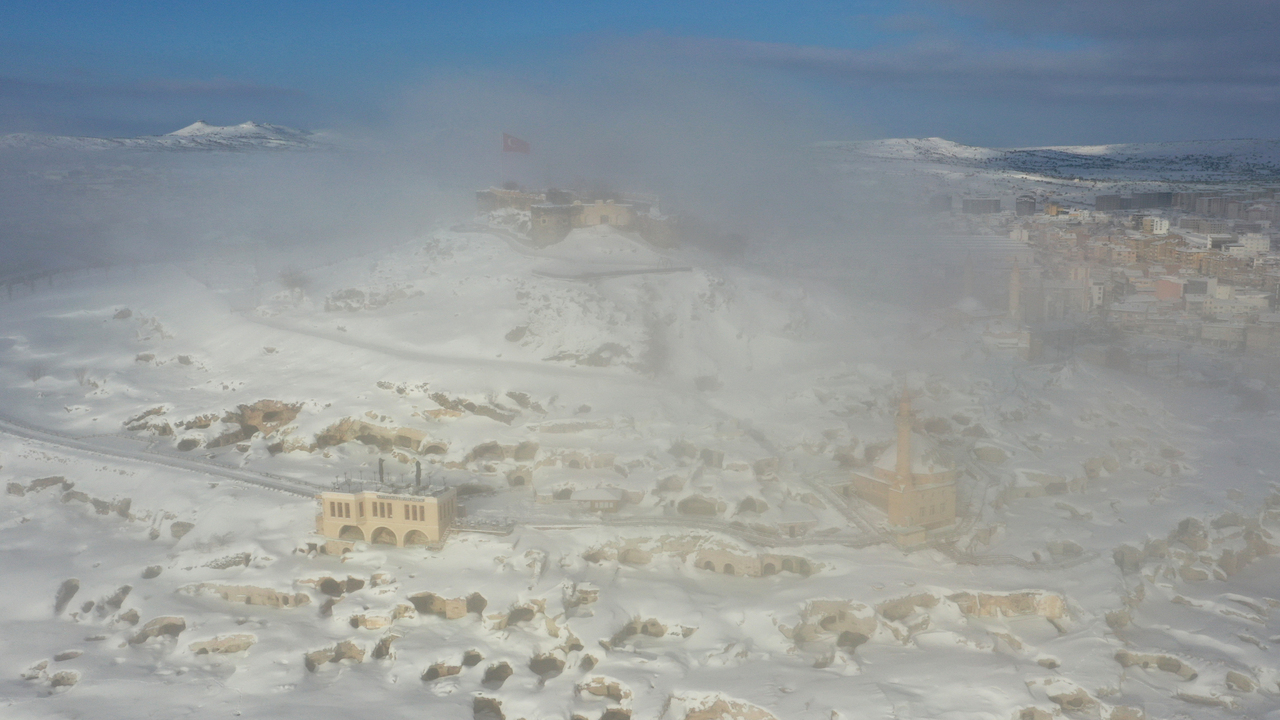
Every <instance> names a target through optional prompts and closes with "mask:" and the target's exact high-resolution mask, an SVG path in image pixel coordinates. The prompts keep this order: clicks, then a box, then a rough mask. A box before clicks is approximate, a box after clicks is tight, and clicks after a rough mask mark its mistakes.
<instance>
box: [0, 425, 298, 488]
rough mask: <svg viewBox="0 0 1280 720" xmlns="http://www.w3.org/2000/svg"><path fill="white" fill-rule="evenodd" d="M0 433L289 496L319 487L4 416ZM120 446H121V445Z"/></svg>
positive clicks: (106, 437) (112, 438) (107, 437)
mask: <svg viewBox="0 0 1280 720" xmlns="http://www.w3.org/2000/svg"><path fill="white" fill-rule="evenodd" d="M0 433H4V434H5V435H11V436H13V437H19V438H22V439H24V440H33V441H36V442H40V443H45V444H47V445H55V446H57V447H60V448H66V449H70V450H78V451H80V452H87V453H92V454H94V455H101V456H105V457H110V458H114V459H118V460H130V461H134V462H143V463H148V464H151V465H160V466H162V467H167V468H170V469H173V470H182V471H185V472H193V473H199V474H201V475H208V476H211V477H216V478H221V479H224V480H231V481H234V482H239V483H244V484H247V485H254V486H257V487H261V488H266V489H268V490H276V491H279V492H283V493H289V494H290V495H298V496H300V497H306V498H311V497H315V495H316V493H317V492H319V491H320V490H321V488H319V487H315V486H312V485H308V484H307V483H304V482H301V481H299V480H291V479H289V478H285V477H280V476H278V475H270V474H267V473H260V472H254V471H252V470H244V469H241V468H231V467H227V466H225V465H218V464H216V463H212V462H208V461H205V460H199V459H196V458H184V457H176V456H173V455H167V454H162V453H159V452H156V451H155V450H151V449H149V448H146V447H137V448H130V447H128V446H127V445H126V443H129V442H130V441H129V440H125V439H122V438H119V437H118V436H113V435H99V436H91V437H84V438H77V437H72V436H70V435H64V434H62V433H59V432H55V431H53V430H46V429H43V428H38V427H35V426H34V425H30V424H28V423H24V422H22V421H20V420H17V419H15V418H11V417H7V416H0ZM121 445H125V446H123V447H121Z"/></svg>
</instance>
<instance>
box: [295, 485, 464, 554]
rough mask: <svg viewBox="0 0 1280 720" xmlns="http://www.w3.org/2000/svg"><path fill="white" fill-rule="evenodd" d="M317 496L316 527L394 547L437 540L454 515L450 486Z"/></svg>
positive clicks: (332, 535) (455, 503)
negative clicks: (415, 492) (414, 492)
mask: <svg viewBox="0 0 1280 720" xmlns="http://www.w3.org/2000/svg"><path fill="white" fill-rule="evenodd" d="M319 498H320V514H319V515H317V516H316V530H317V531H318V532H319V533H320V534H321V535H324V536H325V537H330V538H334V539H336V540H351V541H363V542H371V543H377V544H383V545H396V546H398V547H405V546H408V545H426V544H428V543H438V542H440V541H441V540H443V539H444V537H445V535H447V534H448V532H449V529H450V528H451V527H453V524H454V521H455V520H456V519H457V517H458V501H457V493H456V491H455V490H454V489H453V488H445V489H443V490H435V491H431V492H428V493H425V494H422V495H399V494H390V493H380V492H372V491H359V492H324V493H320V496H319Z"/></svg>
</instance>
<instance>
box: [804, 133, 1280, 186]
mask: <svg viewBox="0 0 1280 720" xmlns="http://www.w3.org/2000/svg"><path fill="white" fill-rule="evenodd" d="M816 151H817V153H818V154H819V156H821V157H824V158H826V159H828V160H830V161H833V162H837V163H849V164H859V165H860V164H875V165H882V166H883V165H886V164H887V165H894V164H919V165H938V166H945V167H949V168H955V169H972V170H986V171H1003V172H1008V173H1019V174H1020V173H1028V174H1034V175H1040V176H1045V177H1050V178H1063V179H1071V178H1081V179H1088V180H1102V181H1116V180H1157V181H1164V182H1226V181H1237V182H1248V181H1268V180H1275V179H1277V178H1280V140H1274V139H1272V140H1267V139H1240V140H1190V141H1180V142H1158V143H1127V144H1117V145H1075V146H1070V145H1064V146H1053V147H1031V148H984V147H974V146H971V145H962V144H960V143H957V142H952V141H950V140H945V139H943V138H895V139H885V140H870V141H863V142H827V143H820V144H819V145H818V146H817V148H816Z"/></svg>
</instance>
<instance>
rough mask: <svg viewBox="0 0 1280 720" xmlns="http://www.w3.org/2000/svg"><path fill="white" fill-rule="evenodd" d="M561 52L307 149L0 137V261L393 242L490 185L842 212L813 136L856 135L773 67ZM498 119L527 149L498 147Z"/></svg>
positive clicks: (417, 93)
mask: <svg viewBox="0 0 1280 720" xmlns="http://www.w3.org/2000/svg"><path fill="white" fill-rule="evenodd" d="M577 62H579V63H581V66H573V67H563V66H551V67H546V68H541V69H537V68H535V69H531V70H528V71H525V72H522V73H512V72H510V71H501V72H500V71H496V70H494V71H479V70H477V71H462V70H458V71H446V72H438V73H432V75H431V76H430V77H429V78H427V79H425V80H423V81H422V82H420V83H418V84H416V85H415V86H413V87H412V88H411V89H409V90H407V91H405V92H404V93H403V94H402V96H401V97H400V99H399V100H397V101H396V102H395V103H393V106H392V109H391V110H390V111H389V112H388V113H387V114H386V116H385V117H384V119H382V120H381V121H380V122H378V123H377V124H376V125H348V126H343V127H334V128H318V130H320V131H321V132H320V134H319V135H318V136H317V138H318V146H319V147H318V149H317V150H315V151H311V152H275V153H272V152H258V153H231V152H149V151H137V150H100V151H61V150H52V149H39V150H30V151H27V150H22V149H20V148H9V149H6V150H4V151H2V152H0V182H3V184H4V185H3V196H2V198H0V203H3V207H2V208H0V213H2V217H3V220H2V221H0V222H3V224H4V225H3V228H2V229H0V232H3V233H4V236H5V238H6V241H5V242H4V244H3V253H4V260H5V262H6V263H9V264H10V265H11V266H12V267H24V268H31V269H43V268H46V267H48V268H56V267H65V266H68V265H76V264H85V263H96V262H137V261H149V260H160V259H173V258H183V257H196V256H199V255H201V254H203V253H210V252H213V253H217V252H222V251H225V250H228V249H238V250H245V249H248V248H252V249H254V250H255V251H259V252H264V253H265V252H269V251H273V250H281V249H285V248H295V249H296V248H329V247H331V246H335V245H337V246H343V245H345V246H347V247H354V246H359V245H365V244H367V243H369V242H373V243H381V242H393V241H395V240H396V239H397V238H404V237H411V236H413V235H414V234H415V233H417V234H420V233H422V232H424V231H425V230H426V229H429V228H433V227H439V226H441V225H442V224H445V223H450V222H455V221H457V220H460V219H463V218H468V217H469V214H468V211H467V206H468V204H469V203H470V197H471V193H472V192H473V191H474V190H476V189H481V188H484V187H487V186H490V185H498V184H501V183H503V182H516V183H519V184H521V185H522V186H527V187H530V188H546V187H562V188H571V189H580V190H602V189H609V190H613V191H633V192H636V191H639V192H647V193H656V194H658V195H660V196H661V197H662V198H663V201H664V211H668V212H674V213H680V214H688V215H691V216H697V217H699V218H703V219H705V221H706V222H707V223H710V224H711V225H713V226H714V227H715V228H717V231H718V232H719V233H721V234H727V233H734V234H738V235H742V236H745V237H748V238H751V239H752V241H753V242H755V243H757V244H759V243H764V242H766V241H769V240H772V239H778V240H782V241H785V242H797V241H801V240H803V239H804V238H805V237H806V236H808V235H812V234H813V231H814V230H815V229H823V228H825V227H826V226H829V225H830V222H831V219H832V218H833V217H837V216H846V215H848V213H849V205H850V204H851V202H852V201H854V200H855V199H854V198H849V197H839V196H838V194H837V193H838V189H837V188H835V187H833V186H832V183H831V182H830V178H829V177H827V176H823V175H821V174H820V171H819V168H818V167H816V164H815V162H814V161H813V158H812V156H811V154H810V148H811V146H812V144H813V143H814V142H816V141H818V140H823V139H831V138H838V139H858V138H860V137H862V134H861V131H859V130H858V128H856V127H853V126H852V125H851V124H850V123H849V122H847V121H845V120H843V119H842V118H840V117H839V116H838V114H837V113H835V112H833V111H832V110H831V108H829V107H827V106H826V104H825V103H824V102H823V101H822V100H821V98H820V97H819V96H818V95H816V94H815V93H812V92H807V91H805V90H802V89H800V88H798V87H796V86H795V85H794V84H792V83H788V82H786V79H785V78H784V77H783V76H781V75H776V76H772V77H771V76H769V74H768V73H764V74H758V73H757V74H751V75H748V74H744V73H743V72H742V71H741V70H736V69H732V68H729V67H724V68H716V67H714V66H707V67H701V68H699V69H698V70H697V71H693V72H690V71H689V70H688V69H687V68H685V67H681V66H680V65H679V64H678V63H677V62H676V60H674V59H671V58H664V57H660V56H657V55H656V54H654V53H653V51H651V50H643V49H640V48H631V49H630V50H627V51H623V50H614V51H612V52H610V53H600V54H598V55H592V56H589V57H586V58H580V59H579V60H578V61H577ZM562 64H563V63H562ZM195 119H196V118H192V120H193V121H194V120H195ZM246 119H250V118H246ZM251 119H253V120H258V121H263V120H265V121H270V118H251ZM173 129H175V130H176V129H177V128H173ZM312 129H317V128H312ZM503 132H510V133H511V134H513V135H517V136H519V137H522V138H527V139H528V140H529V141H530V142H532V143H533V152H532V153H531V154H529V155H527V156H526V155H518V154H513V153H501V152H499V147H500V143H499V140H498V138H499V137H500V135H501V133H503ZM861 200H864V201H865V200H870V199H868V198H861ZM866 204H867V205H868V206H870V205H874V202H870V201H868V202H867V203H866ZM853 225H854V224H852V223H846V227H853Z"/></svg>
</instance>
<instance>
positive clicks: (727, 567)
mask: <svg viewBox="0 0 1280 720" xmlns="http://www.w3.org/2000/svg"><path fill="white" fill-rule="evenodd" d="M724 574H725V575H733V574H735V573H734V572H733V563H725V564H724Z"/></svg>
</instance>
